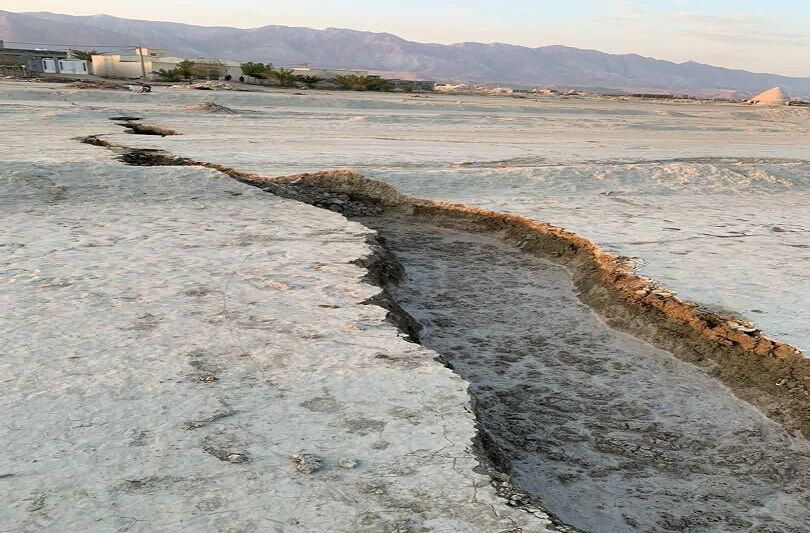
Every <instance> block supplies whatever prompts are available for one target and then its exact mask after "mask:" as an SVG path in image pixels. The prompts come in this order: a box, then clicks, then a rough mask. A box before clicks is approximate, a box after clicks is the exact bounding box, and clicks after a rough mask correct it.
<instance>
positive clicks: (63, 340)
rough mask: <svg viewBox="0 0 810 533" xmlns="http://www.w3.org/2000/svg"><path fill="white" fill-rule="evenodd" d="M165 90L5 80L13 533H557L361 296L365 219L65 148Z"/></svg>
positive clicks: (425, 355)
mask: <svg viewBox="0 0 810 533" xmlns="http://www.w3.org/2000/svg"><path fill="white" fill-rule="evenodd" d="M237 96H238V95H237ZM150 98H151V99H150ZM161 98H162V97H161V96H160V95H152V97H142V96H136V95H132V94H128V93H114V92H96V91H86V92H81V93H79V92H75V91H70V90H66V89H64V88H63V87H62V86H50V85H41V86H33V84H32V85H30V86H29V85H21V84H12V83H3V84H0V121H2V126H3V128H2V129H3V135H2V136H0V155H1V157H0V224H1V225H2V228H3V232H2V237H1V239H2V240H0V287H1V288H0V301H1V302H2V306H1V308H2V320H0V337H2V339H3V350H2V355H1V356H0V385H2V388H3V394H2V397H0V442H2V443H3V450H4V451H3V453H2V454H0V493H2V494H3V509H2V512H0V531H1V532H3V533H7V532H29V531H30V532H34V531H37V532H38V531H52V532H66V531H87V532H95V531H98V532H107V531H127V532H157V531H195V532H205V531H210V532H215V531H216V532H224V531H227V532H252V531H257V532H266V531H275V532H296V531H298V532H315V531H329V532H363V531H367V532H379V531H386V532H394V531H397V532H405V531H413V532H416V531H465V532H466V531H481V532H494V531H511V530H514V529H515V528H516V527H520V528H522V529H521V531H527V532H528V531H544V530H545V527H544V524H546V523H548V522H547V521H546V520H544V519H543V518H537V517H535V516H533V515H530V514H528V513H525V512H521V511H516V510H514V509H512V508H510V507H507V506H506V505H505V501H504V500H500V499H498V498H497V497H496V496H495V493H494V490H493V489H492V487H491V486H490V485H489V480H488V478H487V477H485V476H483V475H480V474H477V473H475V472H474V471H473V469H474V468H475V467H476V465H477V464H478V463H477V461H476V459H475V457H474V456H473V455H472V454H471V452H470V451H469V447H470V441H471V438H472V437H473V435H474V420H473V416H472V414H471V413H470V410H469V405H468V402H469V398H468V396H467V393H466V384H465V383H464V382H463V381H462V380H461V379H460V378H458V377H457V376H456V375H455V374H453V373H452V372H451V371H450V370H448V369H446V368H444V367H443V366H442V365H441V364H439V363H437V362H435V361H434V360H433V356H434V355H435V354H433V353H432V352H430V351H428V350H425V349H422V348H420V347H418V346H417V345H414V344H410V343H407V342H406V341H405V340H403V339H402V338H401V336H400V335H399V334H398V333H397V331H396V330H395V328H394V327H393V326H392V325H390V324H389V323H387V322H385V321H384V311H383V310H382V309H380V308H378V307H375V306H368V305H363V304H362V303H361V302H362V301H363V300H365V299H366V298H368V297H370V296H372V295H373V294H375V293H376V292H377V289H376V288H374V287H371V286H370V285H367V284H366V283H365V282H364V281H363V280H362V277H363V275H364V270H363V269H362V268H360V267H358V266H355V265H354V264H352V263H351V262H352V261H353V260H355V259H357V258H359V257H362V256H364V255H366V254H367V253H368V252H369V247H368V246H367V244H366V242H365V237H366V235H367V230H366V229H365V228H363V227H362V226H360V225H359V224H356V223H350V222H348V221H347V220H346V219H344V218H343V217H342V216H340V215H337V214H333V213H330V212H326V211H323V210H319V209H315V208H313V207H309V206H305V205H302V204H297V203H294V202H291V201H286V200H281V199H278V198H275V197H273V196H271V195H269V194H266V193H262V192H261V191H259V190H258V189H255V188H252V187H249V186H246V185H242V184H239V183H237V182H235V181H233V180H230V179H228V178H225V177H223V176H221V175H219V174H217V173H215V172H213V171H206V170H202V169H194V168H146V167H129V166H125V165H123V164H121V163H119V162H117V161H115V160H114V159H113V158H112V154H111V153H109V152H108V151H106V150H103V149H101V148H97V147H93V146H89V145H84V144H80V143H78V142H76V141H75V140H72V138H73V137H76V136H80V135H87V134H97V133H104V132H114V131H118V130H119V128H118V127H116V126H114V125H113V123H111V122H110V121H108V120H107V117H109V116H112V115H115V114H119V113H120V112H121V111H122V110H123V111H126V112H127V113H133V112H134V113H142V112H147V113H148V114H149V115H151V116H153V117H156V116H157V115H159V114H160V112H161V110H170V109H172V106H173V105H174V102H172V100H171V99H172V98H176V97H175V96H174V95H169V96H167V97H166V98H165V101H164V100H161ZM211 120H213V122H206V121H203V122H202V123H200V124H199V125H197V126H194V127H192V123H193V116H189V117H188V119H187V120H186V121H185V122H184V123H183V124H182V125H179V126H180V127H181V128H182V129H186V130H191V129H196V130H197V131H209V132H211V133H212V134H213V133H214V132H213V131H211V129H212V128H213V129H215V130H216V131H219V132H223V131H225V130H226V129H227V128H226V127H225V124H227V122H225V123H223V122H219V123H217V122H216V120H215V119H211ZM227 120H229V119H225V121H227ZM243 120H248V119H247V118H245V119H243ZM170 122H175V121H174V120H172V121H170ZM214 124H216V125H214ZM234 125H235V124H234ZM238 127H239V128H244V126H242V125H240V126H238ZM275 134H276V135H281V134H283V132H280V131H277V132H276V133H275ZM259 137H260V138H262V137H261V136H259ZM127 140H129V141H138V140H139V138H136V137H135V136H128V137H127ZM263 142H264V141H263ZM216 143H217V146H216V150H215V151H214V153H211V154H209V155H211V158H212V159H215V158H216V157H218V156H220V155H221V154H222V153H225V152H226V151H227V150H228V149H229V148H230V149H232V150H234V152H238V151H240V150H248V149H249V148H250V146H249V145H247V144H246V145H244V146H240V145H236V144H233V143H230V142H229V141H227V140H224V139H223V140H221V144H219V143H220V141H216ZM270 147H272V143H267V142H265V144H264V145H263V146H262V151H265V150H266V151H267V152H266V153H265V155H266V156H267V157H268V158H269V157H271V156H272V153H270V150H271V148H270ZM304 156H305V154H302V158H303V157H304ZM296 454H298V455H299V460H298V461H296V460H294V459H292V456H294V455H296ZM318 463H320V464H319V465H318ZM318 466H320V468H319V469H317V467H318Z"/></svg>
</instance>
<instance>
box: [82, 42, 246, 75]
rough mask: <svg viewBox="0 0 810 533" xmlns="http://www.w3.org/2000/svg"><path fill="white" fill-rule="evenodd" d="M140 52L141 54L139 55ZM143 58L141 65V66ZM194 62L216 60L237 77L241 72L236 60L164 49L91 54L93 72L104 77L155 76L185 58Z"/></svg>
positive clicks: (139, 49)
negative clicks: (178, 54)
mask: <svg viewBox="0 0 810 533" xmlns="http://www.w3.org/2000/svg"><path fill="white" fill-rule="evenodd" d="M141 54H143V55H142V56H141ZM141 58H143V67H142V66H141ZM187 59H188V60H189V61H194V62H196V63H212V62H217V63H221V64H222V65H224V66H225V69H226V73H227V74H230V75H231V76H233V77H235V78H238V77H239V76H240V75H241V74H242V69H241V67H240V65H241V63H239V62H238V61H220V60H214V59H203V58H193V59H192V58H185V57H173V56H170V55H169V53H168V52H166V51H165V50H158V49H154V48H153V49H149V48H143V49H141V48H135V49H134V50H133V52H132V54H131V55H103V56H102V55H100V56H93V58H92V60H93V74H95V75H96V76H102V77H105V78H124V79H137V78H141V77H142V76H143V72H144V71H145V72H146V77H147V78H150V79H152V78H155V77H156V75H155V73H156V72H158V71H159V70H160V69H164V70H172V69H174V68H175V67H177V64H178V63H180V62H181V61H185V60H187Z"/></svg>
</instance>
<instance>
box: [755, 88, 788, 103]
mask: <svg viewBox="0 0 810 533" xmlns="http://www.w3.org/2000/svg"><path fill="white" fill-rule="evenodd" d="M749 102H750V103H752V104H760V105H787V104H788V103H789V102H790V97H789V96H788V95H787V93H785V91H783V90H782V88H781V87H774V88H773V89H769V90H767V91H765V92H764V93H760V94H758V95H756V96H755V97H753V98H751V100H749Z"/></svg>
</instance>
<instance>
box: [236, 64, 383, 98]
mask: <svg viewBox="0 0 810 533" xmlns="http://www.w3.org/2000/svg"><path fill="white" fill-rule="evenodd" d="M241 69H242V74H243V75H244V76H249V77H251V78H256V79H259V80H267V79H271V80H273V81H275V82H276V85H278V86H280V87H294V86H295V85H296V84H301V85H304V86H305V87H308V88H310V89H311V88H313V87H315V86H316V85H317V84H319V83H320V82H322V81H329V82H331V83H334V84H335V85H337V86H338V87H340V88H342V89H352V90H355V91H386V90H390V88H391V86H390V83H389V82H388V80H386V79H384V78H381V77H379V76H371V75H368V74H340V75H338V76H335V77H334V78H329V79H328V80H327V79H326V78H321V77H318V76H310V75H299V74H295V71H294V70H293V69H290V68H283V67H281V68H276V67H273V65H269V64H268V65H265V64H264V63H254V62H252V61H249V62H247V63H242V64H241Z"/></svg>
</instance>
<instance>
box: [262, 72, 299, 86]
mask: <svg viewBox="0 0 810 533" xmlns="http://www.w3.org/2000/svg"><path fill="white" fill-rule="evenodd" d="M267 75H268V76H270V77H271V78H273V79H274V80H275V82H276V83H278V86H279V87H292V86H293V84H294V83H295V82H296V81H297V80H298V76H296V75H295V73H294V71H293V69H291V68H278V69H272V70H270V71H268V72H267Z"/></svg>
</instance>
